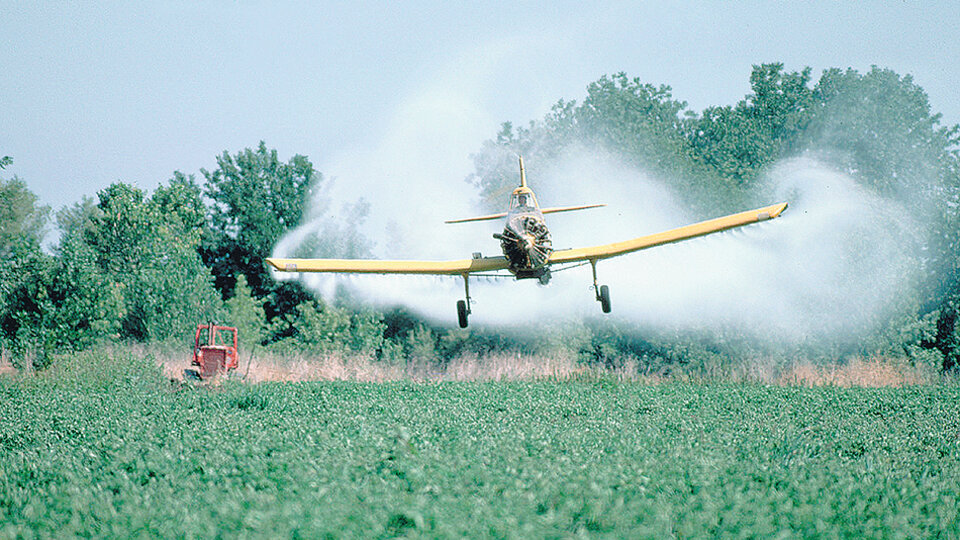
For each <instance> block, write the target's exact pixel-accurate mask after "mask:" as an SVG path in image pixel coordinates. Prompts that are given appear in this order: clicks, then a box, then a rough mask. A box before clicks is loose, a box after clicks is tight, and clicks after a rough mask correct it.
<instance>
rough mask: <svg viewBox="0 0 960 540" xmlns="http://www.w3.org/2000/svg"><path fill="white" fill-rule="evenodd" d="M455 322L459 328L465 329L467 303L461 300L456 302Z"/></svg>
mask: <svg viewBox="0 0 960 540" xmlns="http://www.w3.org/2000/svg"><path fill="white" fill-rule="evenodd" d="M457 320H458V322H459V323H460V328H466V327H467V303H466V302H465V301H463V300H457Z"/></svg>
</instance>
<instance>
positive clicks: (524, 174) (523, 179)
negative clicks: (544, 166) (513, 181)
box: [517, 155, 527, 188]
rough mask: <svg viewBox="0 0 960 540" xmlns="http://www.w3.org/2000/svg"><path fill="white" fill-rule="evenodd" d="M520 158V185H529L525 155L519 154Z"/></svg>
mask: <svg viewBox="0 0 960 540" xmlns="http://www.w3.org/2000/svg"><path fill="white" fill-rule="evenodd" d="M517 157H519V158H520V187H524V188H525V187H527V172H526V171H525V170H523V156H520V155H518V156H517Z"/></svg>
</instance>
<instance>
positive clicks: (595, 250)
mask: <svg viewBox="0 0 960 540" xmlns="http://www.w3.org/2000/svg"><path fill="white" fill-rule="evenodd" d="M599 206H605V205H603V204H588V205H581V206H564V207H557V208H540V206H539V205H538V204H537V198H536V196H535V195H534V194H533V190H531V189H530V188H529V187H527V177H526V173H525V172H524V169H523V157H520V187H518V188H516V189H514V190H513V193H512V194H511V195H510V206H509V208H508V210H507V211H506V212H501V213H499V214H490V215H487V216H479V217H472V218H466V219H454V220H450V221H446V222H445V223H465V222H468V221H488V220H494V219H501V218H506V219H505V223H504V227H503V232H501V233H497V234H494V235H493V237H494V238H496V239H497V240H500V249H501V251H502V252H503V256H500V257H483V256H481V255H480V254H479V253H474V254H473V258H471V259H461V260H455V261H416V260H394V261H388V260H370V259H281V258H268V259H267V263H268V264H270V265H271V266H273V267H274V268H276V269H277V270H279V271H281V272H328V273H348V274H430V275H446V276H461V277H463V285H464V292H465V294H464V296H465V298H464V300H459V301H457V318H458V322H459V324H460V327H461V328H466V327H467V316H468V315H470V276H471V275H490V274H489V273H490V272H498V271H502V270H507V271H509V272H510V273H511V274H513V275H514V276H515V278H516V279H538V280H540V283H541V284H543V285H546V284H547V283H548V282H549V281H550V270H551V268H553V267H555V266H556V267H557V270H559V269H562V268H569V267H570V266H573V265H582V264H587V263H590V266H591V268H592V270H593V290H594V294H595V296H596V299H597V301H598V302H600V307H601V309H602V310H603V312H604V313H609V312H610V288H609V287H608V286H607V285H598V284H597V262H599V261H602V260H604V259H609V258H611V257H617V256H619V255H625V254H627V253H632V252H634V251H640V250H642V249H647V248H652V247H656V246H662V245H664V244H671V243H674V242H680V241H681V240H688V239H691V238H697V237H699V236H704V235H707V234H711V233H715V232H720V231H725V230H727V229H733V228H735V227H741V226H743V225H749V224H751V223H757V222H759V221H766V220H768V219H773V218H775V217H778V216H779V215H780V214H781V213H783V211H784V210H786V209H787V203H780V204H774V205H771V206H766V207H764V208H758V209H756V210H750V211H747V212H741V213H739V214H733V215H729V216H724V217H720V218H716V219H711V220H709V221H703V222H700V223H695V224H693V225H687V226H685V227H680V228H677V229H671V230H669V231H664V232H661V233H657V234H651V235H647V236H641V237H639V238H634V239H632V240H626V241H623V242H615V243H613V244H603V245H598V246H591V247H585V248H577V249H554V248H553V242H552V240H551V238H550V231H549V229H547V224H546V221H544V218H543V216H544V214H552V213H555V212H569V211H572V210H583V209H587V208H596V207H599ZM560 265H564V266H560ZM493 275H495V276H497V277H504V275H503V274H493Z"/></svg>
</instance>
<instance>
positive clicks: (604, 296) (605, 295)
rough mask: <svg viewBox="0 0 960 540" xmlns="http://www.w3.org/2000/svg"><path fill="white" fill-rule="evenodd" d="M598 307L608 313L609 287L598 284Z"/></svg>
mask: <svg viewBox="0 0 960 540" xmlns="http://www.w3.org/2000/svg"><path fill="white" fill-rule="evenodd" d="M600 309H602V310H603V312H604V313H610V287H607V286H606V285H601V286H600Z"/></svg>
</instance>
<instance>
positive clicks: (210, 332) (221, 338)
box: [187, 323, 237, 379]
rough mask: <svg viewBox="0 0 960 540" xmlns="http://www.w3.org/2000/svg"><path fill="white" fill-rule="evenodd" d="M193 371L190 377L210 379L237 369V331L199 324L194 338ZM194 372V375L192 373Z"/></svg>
mask: <svg viewBox="0 0 960 540" xmlns="http://www.w3.org/2000/svg"><path fill="white" fill-rule="evenodd" d="M191 367H192V368H194V369H192V370H187V373H188V375H191V376H194V377H199V378H200V379H209V378H212V377H215V376H217V375H219V374H222V373H227V372H229V371H232V370H234V369H237V329H236V328H234V327H232V326H217V325H215V324H213V323H210V324H198V325H197V331H196V333H195V334H194V338H193V362H192V363H191ZM191 372H192V373H191Z"/></svg>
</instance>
